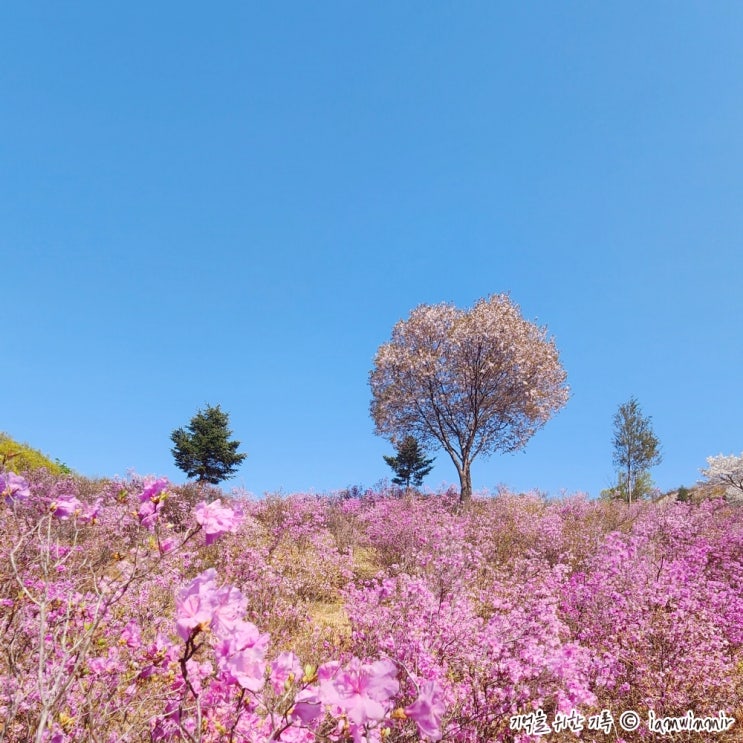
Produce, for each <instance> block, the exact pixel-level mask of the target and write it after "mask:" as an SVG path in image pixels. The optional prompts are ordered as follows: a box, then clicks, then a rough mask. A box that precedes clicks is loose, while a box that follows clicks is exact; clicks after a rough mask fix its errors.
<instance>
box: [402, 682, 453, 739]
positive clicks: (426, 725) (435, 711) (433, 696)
mask: <svg viewBox="0 0 743 743" xmlns="http://www.w3.org/2000/svg"><path fill="white" fill-rule="evenodd" d="M445 711H446V706H445V705H444V700H443V692H442V690H441V687H440V686H439V685H438V684H437V683H436V682H435V681H426V683H424V684H423V685H422V686H421V689H420V693H419V694H418V699H416V700H415V701H414V702H413V703H412V704H411V705H410V706H409V707H406V708H405V714H406V715H407V716H408V717H409V718H410V719H411V720H415V723H416V725H418V730H419V731H420V733H421V735H423V736H425V737H426V738H428V739H429V740H432V741H437V740H441V718H442V717H443V715H444V712H445Z"/></svg>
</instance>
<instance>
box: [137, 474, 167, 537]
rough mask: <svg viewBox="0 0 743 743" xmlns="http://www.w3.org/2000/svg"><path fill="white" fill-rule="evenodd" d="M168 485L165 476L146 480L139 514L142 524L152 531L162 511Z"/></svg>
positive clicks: (140, 497) (140, 498)
mask: <svg viewBox="0 0 743 743" xmlns="http://www.w3.org/2000/svg"><path fill="white" fill-rule="evenodd" d="M167 487H168V481H167V479H166V478H165V477H161V478H160V479H159V480H153V479H152V478H147V479H146V480H145V488H144V490H143V491H142V492H141V494H140V496H139V502H140V506H139V511H138V512H137V516H138V517H139V522H140V523H141V524H142V526H144V527H145V528H146V529H149V530H150V531H152V530H153V529H154V528H155V523H156V522H157V519H158V516H159V515H160V511H162V507H163V500H165V489H166V488H167Z"/></svg>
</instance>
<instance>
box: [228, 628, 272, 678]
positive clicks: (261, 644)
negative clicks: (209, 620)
mask: <svg viewBox="0 0 743 743" xmlns="http://www.w3.org/2000/svg"><path fill="white" fill-rule="evenodd" d="M215 634H218V636H219V637H220V643H219V644H218V646H217V647H216V649H215V650H216V654H217V658H218V661H219V667H220V668H221V669H222V670H223V671H226V672H227V673H229V674H230V675H231V676H232V677H233V678H234V679H235V680H236V681H237V683H238V684H239V685H240V686H242V687H243V688H244V689H249V690H250V691H259V690H260V689H262V688H263V683H264V677H265V674H266V661H265V655H266V650H267V649H268V643H269V641H270V637H269V635H268V634H261V633H260V632H259V631H258V628H257V627H256V626H255V625H254V624H253V623H252V622H245V621H243V620H242V619H235V620H233V621H232V622H230V624H229V625H225V624H220V625H217V630H216V632H215Z"/></svg>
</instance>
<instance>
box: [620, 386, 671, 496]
mask: <svg viewBox="0 0 743 743" xmlns="http://www.w3.org/2000/svg"><path fill="white" fill-rule="evenodd" d="M650 422H651V418H650V417H649V416H647V417H645V416H643V415H642V411H641V410H640V405H639V403H638V402H637V399H636V398H635V397H631V398H630V399H629V400H628V401H627V402H626V403H624V405H620V406H619V410H618V411H617V413H616V415H615V416H614V438H613V444H614V458H613V461H614V465H615V466H616V467H618V468H619V484H618V488H619V490H620V492H622V494H625V493H626V497H627V501H628V502H629V503H632V496H633V495H635V496H638V495H642V494H643V493H641V492H640V490H642V489H643V488H644V482H645V481H647V482H649V478H647V476H646V475H647V470H648V468H650V467H653V466H655V465H656V464H660V462H661V459H662V456H661V453H660V442H659V441H658V438H657V436H656V435H655V434H654V433H653V429H652V427H651V425H650ZM643 476H645V480H643ZM639 485H643V488H640V487H638V486H639Z"/></svg>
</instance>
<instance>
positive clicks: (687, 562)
mask: <svg viewBox="0 0 743 743" xmlns="http://www.w3.org/2000/svg"><path fill="white" fill-rule="evenodd" d="M184 493H185V490H184V489H183V488H182V487H177V486H172V485H171V484H170V483H169V482H167V480H165V479H163V478H160V479H155V478H141V477H137V476H131V477H129V478H128V479H127V480H120V481H100V482H92V481H86V480H83V479H81V478H75V477H59V476H54V475H50V474H48V473H44V472H43V471H38V472H36V473H33V474H27V475H26V476H21V475H18V474H16V473H11V472H0V496H1V497H0V566H1V567H0V625H1V626H2V629H3V645H2V654H0V743H2V742H4V741H8V742H9V743H11V742H12V743H21V742H23V743H25V742H26V741H35V742H36V743H42V742H49V743H67V742H68V741H82V740H86V741H87V740H90V741H101V742H102V743H113V742H114V741H124V742H125V743H126V742H127V741H203V742H204V743H207V742H210V741H235V742H236V743H237V742H240V741H255V742H256V743H264V742H266V741H293V742H298V741H302V742H306V743H310V742H313V743H329V742H330V741H338V742H339V743H340V742H341V741H343V742H345V741H349V740H352V741H356V742H357V743H361V742H362V741H363V742H369V741H391V742H393V743H395V742H398V741H399V742H402V741H414V740H430V741H437V740H447V741H458V742H459V741H461V742H462V743H464V742H467V741H473V742H474V741H485V740H501V741H531V740H542V739H544V738H542V737H539V736H535V735H532V736H530V735H528V733H527V732H524V731H522V732H515V731H513V730H511V729H510V725H509V721H510V718H511V716H513V715H516V714H524V713H528V712H530V711H533V710H535V709H537V708H541V709H542V710H544V711H545V712H546V713H547V715H548V716H553V715H555V714H556V713H558V712H566V713H567V712H569V711H571V710H572V709H573V708H575V709H577V710H579V711H580V712H581V713H582V714H584V715H589V714H597V713H598V712H599V711H600V710H602V709H610V710H612V711H613V712H614V713H615V714H617V713H619V712H621V711H623V710H625V709H634V710H636V711H637V712H638V713H640V715H641V716H643V717H646V716H647V713H648V711H649V710H654V712H655V713H656V714H658V715H665V716H683V715H684V714H685V713H686V712H687V710H693V712H694V713H695V714H697V715H705V714H711V715H716V714H717V713H718V711H719V710H725V711H726V712H727V714H729V715H733V716H736V717H737V720H738V722H737V723H736V726H733V728H732V729H731V730H730V731H729V732H728V733H722V734H718V735H716V736H715V741H720V742H721V743H723V742H725V741H734V740H739V739H740V738H739V736H740V732H739V729H740V725H741V724H743V709H741V701H740V700H742V699H743V510H741V509H740V508H733V507H730V506H728V505H726V504H725V503H724V502H722V501H719V500H718V501H711V502H706V503H703V504H701V505H698V506H696V505H690V504H671V505H663V506H657V505H651V504H635V505H633V506H630V507H628V506H626V505H624V504H616V503H599V502H591V501H588V500H587V499H585V498H581V497H574V498H567V499H563V500H560V501H555V502H548V501H546V500H545V499H544V498H542V497H540V496H539V495H538V494H527V495H524V496H515V495H512V494H509V493H506V492H501V493H499V494H498V495H497V496H496V497H493V498H476V499H475V500H474V501H473V504H472V507H471V508H470V509H469V510H467V511H465V512H461V511H460V510H459V509H458V507H457V498H456V495H455V494H452V493H449V494H441V495H429V496H425V497H405V498H393V497H387V496H385V495H384V494H367V495H365V496H364V497H361V498H358V499H352V500H339V499H337V498H324V497H318V496H301V495H297V496H291V497H288V498H268V499H265V500H262V501H251V500H248V499H240V500H235V499H225V498H224V496H223V495H221V497H218V496H219V495H220V494H219V493H216V492H213V491H211V490H210V491H209V493H208V494H207V493H206V492H203V493H202V492H200V491H194V492H193V493H191V492H190V491H189V492H188V494H187V497H183V494H184ZM620 735H621V738H622V739H623V740H625V741H627V742H629V741H641V740H646V739H647V731H644V733H643V731H642V730H638V731H636V732H635V733H631V732H622V731H617V730H614V731H613V733H612V737H611V738H610V737H609V736H608V735H604V734H603V733H600V734H598V733H597V734H596V736H597V737H596V738H591V737H590V736H589V738H587V739H588V740H594V739H595V740H604V739H606V740H609V739H619V736H620ZM684 735H686V736H687V737H683V736H684ZM695 735H696V736H697V737H694V736H695ZM574 738H575V735H574V734H573V733H571V732H569V731H567V732H563V733H559V732H558V733H553V734H552V736H550V740H557V741H562V740H573V739H574ZM675 739H677V740H699V741H701V740H705V738H704V737H700V734H692V733H689V734H678V736H677V738H675Z"/></svg>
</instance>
